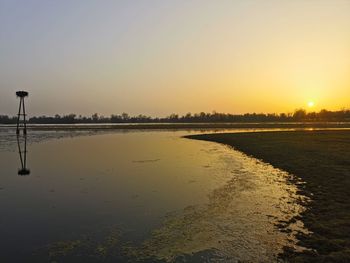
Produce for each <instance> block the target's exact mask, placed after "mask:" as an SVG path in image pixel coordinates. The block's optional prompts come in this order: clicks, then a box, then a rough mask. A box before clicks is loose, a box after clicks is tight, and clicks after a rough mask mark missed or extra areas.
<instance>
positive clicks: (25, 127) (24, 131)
mask: <svg viewBox="0 0 350 263" xmlns="http://www.w3.org/2000/svg"><path fill="white" fill-rule="evenodd" d="M22 111H23V113H22ZM21 116H23V134H27V122H26V109H25V106H24V97H20V101H19V108H18V116H17V129H16V133H17V135H18V134H20V126H21Z"/></svg>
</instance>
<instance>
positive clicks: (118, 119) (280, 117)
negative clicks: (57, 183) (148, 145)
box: [0, 109, 350, 124]
mask: <svg viewBox="0 0 350 263" xmlns="http://www.w3.org/2000/svg"><path fill="white" fill-rule="evenodd" d="M16 120H17V118H16V117H9V116H5V115H0V123H1V124H14V123H16ZM323 121H328V122H345V121H350V110H341V111H328V110H321V111H320V112H306V111H305V110H304V109H299V110H296V111H295V112H294V113H281V114H275V113H271V114H264V113H246V114H241V115H237V114H228V113H218V112H212V113H205V112H201V113H195V114H192V113H187V114H186V115H183V116H179V115H178V114H171V115H170V116H168V117H164V118H158V117H150V116H145V115H138V116H129V114H127V113H122V114H120V115H111V116H110V117H104V116H99V115H98V114H97V113H95V114H93V115H92V116H91V117H85V116H77V115H75V114H69V115H64V116H60V115H55V116H53V117H47V116H39V117H32V118H30V119H29V123H33V124H77V123H205V122H209V123H220V122H232V123H234V122H323Z"/></svg>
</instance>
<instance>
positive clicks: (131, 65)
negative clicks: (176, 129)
mask: <svg viewBox="0 0 350 263" xmlns="http://www.w3.org/2000/svg"><path fill="white" fill-rule="evenodd" d="M349 14H350V1H347V0H343V1H341V0H329V1H324V0H317V1H316V0H294V1H281V0H274V1H272V0H265V1H261V0H256V1H253V0H241V1H238V0H227V1H226V0H220V1H214V0H211V1H208V0H176V1H175V0H174V1H164V0H147V1H137V0H134V1H132V0H125V1H117V0H104V1H98V0H95V1H92V0H75V1H71V0H60V1H53V0H45V1H44V0H0V114H9V115H14V114H15V113H16V110H17V107H18V100H17V99H16V97H15V91H17V90H27V91H29V93H30V97H29V98H28V100H27V110H28V112H29V114H30V115H54V114H56V113H57V114H69V113H76V114H82V115H91V114H93V113H99V114H102V115H105V116H109V115H110V114H119V113H122V112H128V113H129V114H132V115H136V114H146V115H151V116H166V115H169V114H171V113H179V114H185V113H187V112H200V111H205V112H211V111H214V110H215V111H217V112H227V113H228V112H229V113H246V112H259V113H260V112H270V113H271V112H275V113H280V112H293V111H294V110H295V109H297V108H307V109H308V110H310V111H311V110H315V111H318V110H320V109H323V108H326V109H329V110H339V109H342V108H350V15H349ZM308 105H314V106H313V107H309V106H308Z"/></svg>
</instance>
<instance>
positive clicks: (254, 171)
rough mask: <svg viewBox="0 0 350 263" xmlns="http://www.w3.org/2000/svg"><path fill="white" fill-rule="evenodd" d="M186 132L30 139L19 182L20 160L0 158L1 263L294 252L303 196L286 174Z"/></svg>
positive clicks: (8, 155) (273, 256)
mask: <svg viewBox="0 0 350 263" xmlns="http://www.w3.org/2000/svg"><path fill="white" fill-rule="evenodd" d="M186 134H188V133H187V132H165V131H163V132H132V133H125V132H124V133H115V134H102V135H96V136H83V137H75V138H66V139H62V140H53V141H46V142H45V143H40V144H36V143H33V141H30V140H31V139H30V138H32V137H28V140H29V141H28V142H29V143H31V147H30V167H31V168H32V173H31V176H30V177H26V179H25V180H24V179H23V178H21V177H17V176H16V177H14V176H13V169H14V167H17V166H18V153H17V152H13V151H11V150H4V149H3V150H2V151H0V167H1V169H2V171H1V172H2V174H1V178H0V209H1V217H0V233H1V234H2V239H0V247H1V249H2V251H1V253H0V261H1V262H84V263H85V262H203V261H210V262H217V261H221V262H222V261H224V262H225V261H226V262H227V261H229V262H238V261H243V262H256V261H259V262H271V261H276V260H277V255H278V253H280V252H281V251H282V249H283V247H285V246H288V247H293V248H296V249H302V248H298V247H297V245H296V239H295V235H296V233H297V232H298V231H306V230H305V229H304V227H303V225H302V224H301V222H300V221H298V220H293V218H294V217H295V216H297V215H298V214H299V213H300V212H301V211H302V210H303V206H302V205H301V204H302V202H303V201H304V198H303V197H302V196H300V195H298V194H297V191H296V190H297V189H296V187H295V186H294V185H290V184H289V183H288V177H289V175H288V174H286V173H285V172H283V171H280V170H278V169H275V168H273V167H272V166H270V165H267V164H265V163H262V162H260V161H258V160H256V159H253V158H250V157H248V156H245V155H244V154H242V153H240V152H237V151H234V150H232V149H231V148H229V147H225V146H223V145H219V144H215V143H212V142H203V141H192V140H189V139H184V138H181V136H182V135H186ZM89 135H91V134H89ZM6 136H10V135H6ZM40 136H42V137H44V138H45V135H44V134H41V135H40ZM48 136H52V135H51V134H50V135H48ZM26 139H27V138H25V137H23V138H18V149H19V153H20V162H21V169H20V170H21V171H22V170H23V171H24V170H26V171H28V173H29V169H28V168H27V167H26V158H27V157H26V152H27V149H26V147H27V146H26V143H27V142H26ZM34 141H35V140H34ZM44 141H45V140H44ZM6 147H8V146H6ZM8 148H11V147H8ZM33 171H34V172H33Z"/></svg>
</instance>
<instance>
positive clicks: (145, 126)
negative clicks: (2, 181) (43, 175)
mask: <svg viewBox="0 0 350 263" xmlns="http://www.w3.org/2000/svg"><path fill="white" fill-rule="evenodd" d="M0 128H9V129H15V128H16V125H15V124H10V125H5V124H0ZM313 128H315V129H344V128H350V122H260V123H242V122H241V123H238V122H237V123H96V124H95V123H93V124H92V123H88V124H81V123H79V124H32V123H30V124H27V129H28V130H184V129H190V130H192V129H194V130H196V129H313Z"/></svg>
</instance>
